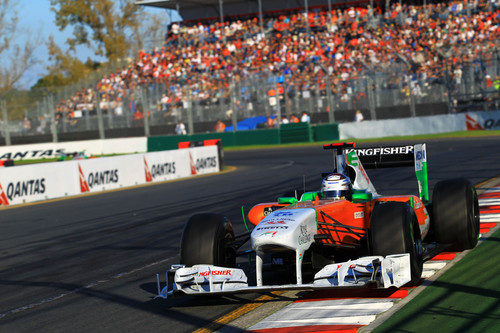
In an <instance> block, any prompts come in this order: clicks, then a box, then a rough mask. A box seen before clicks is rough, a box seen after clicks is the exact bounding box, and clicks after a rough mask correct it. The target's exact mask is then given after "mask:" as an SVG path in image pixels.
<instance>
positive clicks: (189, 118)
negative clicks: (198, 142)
mask: <svg viewBox="0 0 500 333" xmlns="http://www.w3.org/2000/svg"><path fill="white" fill-rule="evenodd" d="M186 111H187V121H188V134H189V135H193V133H194V128H193V102H192V101H191V89H190V87H189V86H186Z"/></svg>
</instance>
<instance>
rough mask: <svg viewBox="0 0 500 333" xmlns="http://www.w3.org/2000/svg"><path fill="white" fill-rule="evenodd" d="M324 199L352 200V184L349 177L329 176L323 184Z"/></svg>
mask: <svg viewBox="0 0 500 333" xmlns="http://www.w3.org/2000/svg"><path fill="white" fill-rule="evenodd" d="M321 195H322V197H323V199H348V200H349V199H350V198H351V195H352V184H351V180H350V179H349V177H347V176H345V175H343V174H341V173H332V174H329V175H328V176H327V177H326V178H325V179H323V183H322V184H321Z"/></svg>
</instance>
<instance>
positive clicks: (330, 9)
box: [328, 0, 332, 20]
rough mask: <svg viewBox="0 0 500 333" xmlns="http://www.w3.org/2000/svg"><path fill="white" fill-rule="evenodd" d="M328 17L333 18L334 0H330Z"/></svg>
mask: <svg viewBox="0 0 500 333" xmlns="http://www.w3.org/2000/svg"><path fill="white" fill-rule="evenodd" d="M328 17H329V18H330V20H331V19H332V0H328Z"/></svg>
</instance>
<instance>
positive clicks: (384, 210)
mask: <svg viewBox="0 0 500 333" xmlns="http://www.w3.org/2000/svg"><path fill="white" fill-rule="evenodd" d="M370 247H371V253H372V254H373V255H381V256H387V255H390V254H400V253H409V254H410V265H411V281H410V282H411V283H412V284H416V283H417V282H418V281H420V277H421V276H422V265H423V255H422V254H423V253H422V238H421V235H420V230H419V227H418V222H417V218H416V216H415V213H414V212H413V209H412V208H411V207H410V206H409V205H408V204H407V203H404V202H386V203H379V204H376V205H375V207H374V208H373V212H372V215H371V217H370Z"/></svg>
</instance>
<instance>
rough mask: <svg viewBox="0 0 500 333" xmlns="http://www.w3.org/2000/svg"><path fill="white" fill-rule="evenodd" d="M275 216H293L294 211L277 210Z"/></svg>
mask: <svg viewBox="0 0 500 333" xmlns="http://www.w3.org/2000/svg"><path fill="white" fill-rule="evenodd" d="M274 216H276V217H279V216H293V213H292V212H277V213H276V214H274Z"/></svg>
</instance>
